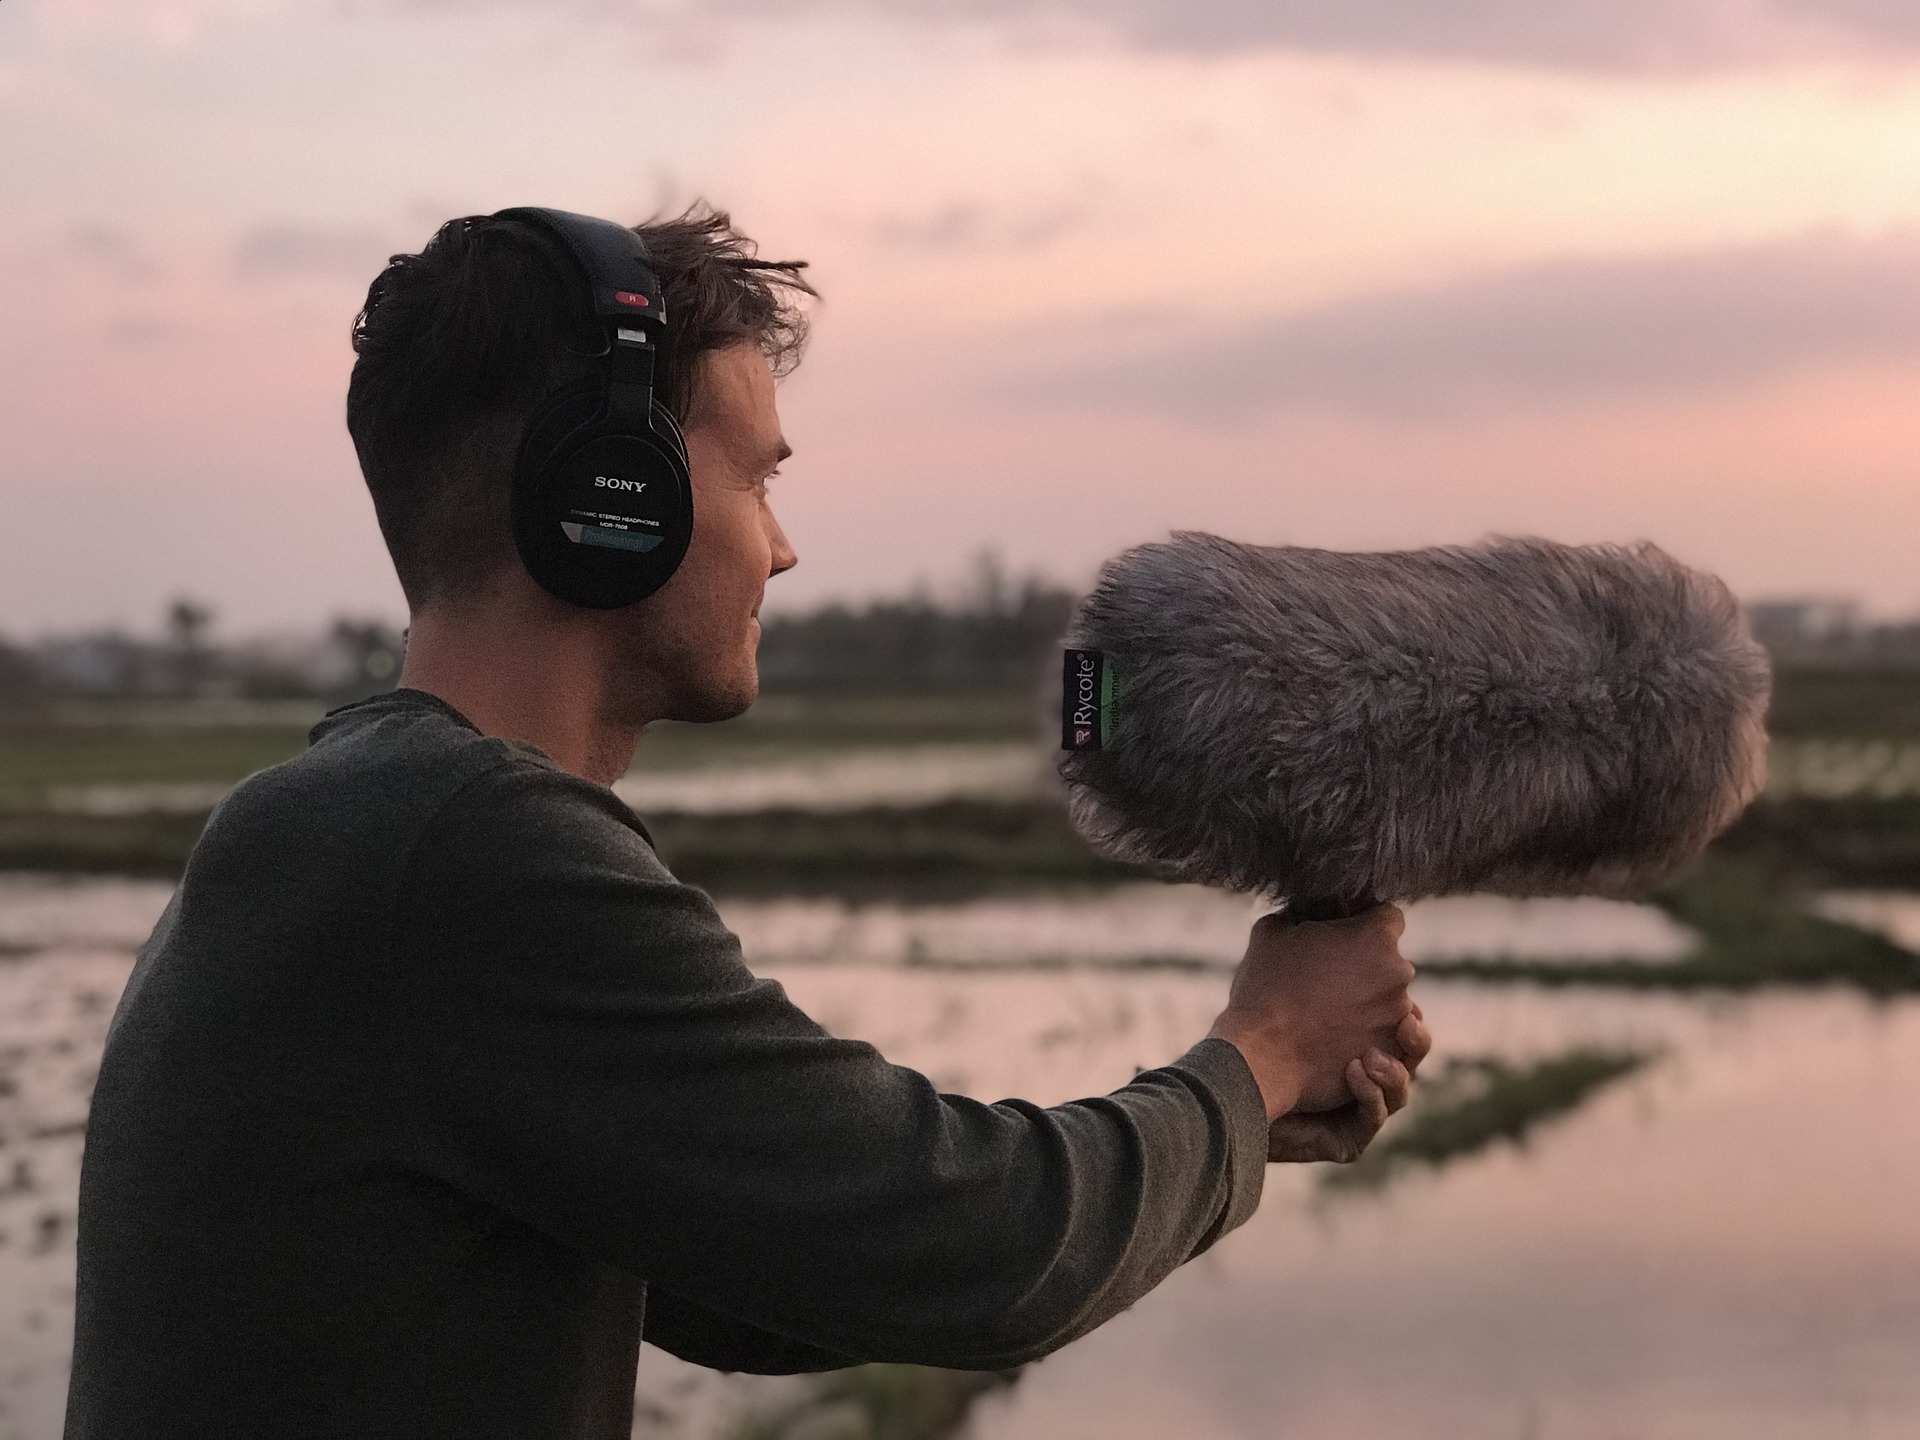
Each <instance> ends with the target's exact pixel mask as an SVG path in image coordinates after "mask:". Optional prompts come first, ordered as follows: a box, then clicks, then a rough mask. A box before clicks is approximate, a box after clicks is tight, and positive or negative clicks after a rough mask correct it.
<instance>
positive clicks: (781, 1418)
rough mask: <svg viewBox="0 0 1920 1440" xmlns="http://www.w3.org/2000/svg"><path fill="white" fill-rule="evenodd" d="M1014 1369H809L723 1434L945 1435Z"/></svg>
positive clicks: (783, 1439)
mask: <svg viewBox="0 0 1920 1440" xmlns="http://www.w3.org/2000/svg"><path fill="white" fill-rule="evenodd" d="M1020 1374H1021V1372H1020V1371H1019V1370H984V1371H971V1370H937V1369H934V1368H933V1367H931V1366H927V1365H856V1366H854V1367H853V1368H851V1369H848V1370H833V1371H829V1372H827V1373H826V1374H823V1375H812V1376H808V1377H807V1379H806V1381H805V1382H804V1386H803V1392H802V1394H801V1396H800V1398H799V1399H797V1400H793V1401H789V1402H788V1403H786V1404H784V1405H779V1406H771V1407H768V1408H767V1409H765V1410H762V1411H759V1412H756V1413H754V1414H751V1415H748V1416H746V1417H744V1418H743V1419H741V1420H739V1421H738V1422H736V1423H735V1424H734V1425H733V1426H732V1427H731V1428H729V1429H728V1430H727V1432H726V1436H727V1440H950V1437H952V1436H956V1435H958V1434H959V1433H960V1432H961V1430H962V1429H963V1428H964V1427H965V1425H966V1423H967V1420H968V1419H969V1418H970V1417H971V1415H972V1414H973V1410H974V1407H975V1406H976V1405H977V1404H978V1403H979V1402H980V1401H981V1400H982V1399H984V1398H985V1397H986V1396H988V1395H993V1394H996V1393H999V1392H1002V1391H1005V1390H1006V1389H1007V1388H1008V1387H1009V1386H1011V1385H1012V1384H1013V1383H1014V1382H1015V1381H1016V1380H1018V1379H1019V1378H1020Z"/></svg>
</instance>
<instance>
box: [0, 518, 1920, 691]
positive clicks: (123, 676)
mask: <svg viewBox="0 0 1920 1440" xmlns="http://www.w3.org/2000/svg"><path fill="white" fill-rule="evenodd" d="M1074 600H1075V596H1074V593H1073V592H1072V591H1070V590H1067V589H1065V588H1063V587H1061V586H1059V585H1055V584H1052V583H1049V582H1048V581H1046V580H1043V579H1041V578H1040V577H1037V576H1031V575H1029V576H1025V577H1020V578H1014V577H1010V576H1009V575H1008V574H1007V573H1006V571H1005V570H1004V568H1003V567H1002V566H1001V564H1000V562H999V561H998V560H997V559H996V558H995V557H993V556H992V555H986V556H982V557H981V559H980V560H979V561H978V562H977V564H976V566H975V568H974V571H973V573H972V575H971V577H970V578H969V580H968V581H967V582H966V583H965V584H964V585H962V586H960V587H959V588H958V589H956V590H954V591H951V592H949V593H948V594H946V595H945V596H944V597H938V598H936V597H935V596H934V595H932V594H930V593H927V592H925V591H921V592H917V593H914V594H911V595H908V596H906V597H903V598H893V599H880V600H873V601H869V602H866V603H864V604H861V605H850V604H844V603H841V604H831V605H827V606H824V607H822V608H820V609H816V610H811V611H807V612H805V613H800V614H786V615H767V616H763V617H762V619H763V631H762V634H761V640H760V675H761V681H762V684H763V687H764V688H765V689H766V690H767V691H768V692H770V693H776V694H777V693H785V694H800V695H809V694H811V695H833V694H869V695H871V694H927V693H935V694H940V693H945V694H962V693H965V694H1003V695H1004V694H1015V693H1018V694H1023V695H1024V694H1031V693H1033V691H1034V689H1035V687H1036V686H1038V685H1039V684H1041V683H1043V680H1044V677H1045V676H1046V675H1047V674H1049V673H1050V672H1051V670H1052V668H1053V667H1054V666H1055V665H1056V664H1057V663H1058V662H1057V659H1056V657H1057V655H1058V653H1059V652H1058V646H1059V643H1060V638H1061V636H1062V635H1063V633H1064V632H1065V630H1066V626H1067V621H1068V618H1069V616H1070V615H1071V614H1072V610H1073V605H1074ZM1750 613H1751V615H1752V619H1753V623H1754V630H1755V634H1756V635H1757V636H1758V638H1759V639H1760V640H1761V641H1762V642H1763V643H1764V644H1766V645H1767V647H1768V649H1769V650H1770V651H1771V652H1772V653H1773V655H1774V658H1775V662H1776V663H1777V664H1778V665H1779V666H1780V667H1781V668H1782V669H1783V670H1785V671H1791V672H1794V676H1795V677H1797V678H1796V679H1795V683H1794V685H1793V686H1792V687H1791V693H1786V692H1783V694H1782V695H1781V696H1780V697H1777V699H1778V700H1779V701H1780V702H1782V703H1781V704H1780V705H1779V706H1777V708H1781V709H1783V710H1784V711H1793V712H1794V713H1797V710H1795V705H1796V704H1799V702H1800V701H1806V703H1813V701H1819V702H1820V706H1819V707H1817V708H1822V714H1824V712H1825V710H1829V709H1833V708H1834V707H1835V706H1838V707H1839V708H1840V709H1842V710H1847V711H1851V710H1854V709H1859V708H1860V707H1861V705H1863V704H1865V705H1866V708H1867V709H1870V710H1875V711H1876V713H1877V710H1878V709H1883V708H1885V707H1884V705H1877V703H1876V704H1867V701H1868V700H1871V699H1872V698H1873V697H1871V696H1868V697H1866V698H1865V699H1862V697H1861V696H1859V695H1856V694H1855V693H1854V692H1855V691H1857V690H1860V688H1861V687H1862V686H1863V685H1868V684H1870V683H1878V684H1880V685H1881V686H1882V688H1885V686H1887V685H1889V684H1890V685H1893V686H1894V687H1895V688H1896V689H1897V690H1898V691H1899V692H1900V695H1901V696H1902V697H1905V698H1904V700H1903V703H1909V702H1911V700H1912V699H1913V697H1912V695H1911V694H1910V693H1909V692H1911V691H1912V690H1913V685H1912V682H1911V679H1910V677H1911V676H1912V675H1914V674H1916V673H1920V621H1905V622H1901V623H1894V624H1887V623H1867V622H1865V621H1863V620H1861V619H1860V617H1859V616H1858V614H1857V612H1855V611H1854V610H1853V608H1852V607H1850V606H1847V605H1845V604H1841V603H1836V602H1812V601H1789V602H1777V603H1770V604H1762V605H1756V606H1754V607H1752V609H1751V611H1750ZM404 651H405V638H404V636H403V634H402V632H401V631H400V630H399V629H397V628H396V627H394V626H393V625H390V624H388V623H387V622H385V621H383V620H380V619H376V618H367V617H355V616H341V617H338V618H336V619H334V620H333V621H332V622H330V624H329V625H328V626H327V627H326V628H325V629H323V630H321V631H319V632H317V633H314V634H310V635H305V636H279V637H269V638H254V639H247V640H229V639H224V638H223V637H222V636H221V634H220V631H219V627H218V624H217V617H216V616H215V615H214V612H213V611H212V609H211V608H210V607H208V606H207V605H205V604H203V603H201V602H199V601H197V600H194V599H193V598H191V597H187V596H182V597H180V598H178V599H176V600H174V601H173V602H171V603H170V604H169V605H168V606H167V607H166V609H165V611H164V612H163V614H162V616H161V623H160V625H159V626H158V630H157V633H153V634H147V635H139V634H131V633H128V632H127V631H124V630H119V629H107V630H99V631H92V632H88V633H85V634H80V635H70V636H63V637H54V638H49V639H42V640H39V641H35V642H32V643H24V642H10V641H8V640H7V639H5V638H4V637H0V704H13V705H18V704H19V703H21V702H31V701H35V700H43V699H68V698H100V699H117V698H126V699H150V698H216V699H262V700H272V699H319V700H325V701H329V702H332V703H336V704H337V703H341V702H343V701H346V700H351V699H356V698H359V697H360V696H363V695H370V694H374V693H376V692H378V691H381V690H385V689H387V688H389V687H390V686H392V684H393V683H394V681H395V679H396V677H397V676H398V675H399V673H400V663H401V659H402V657H403V655H404ZM1822 676H1825V677H1827V678H1825V679H1822V678H1821V677H1822ZM1836 687H1837V688H1836ZM1829 691H1832V692H1833V693H1832V694H1829V693H1828V692H1829ZM1802 692H1804V694H1803V693H1802ZM1796 697H1797V698H1796ZM1809 697H1811V698H1810V699H1809ZM1787 701H1793V702H1794V704H1787V703H1785V702H1787ZM1799 708H1805V705H1804V704H1799ZM1787 718H1790V717H1787ZM1790 728H1791V727H1790Z"/></svg>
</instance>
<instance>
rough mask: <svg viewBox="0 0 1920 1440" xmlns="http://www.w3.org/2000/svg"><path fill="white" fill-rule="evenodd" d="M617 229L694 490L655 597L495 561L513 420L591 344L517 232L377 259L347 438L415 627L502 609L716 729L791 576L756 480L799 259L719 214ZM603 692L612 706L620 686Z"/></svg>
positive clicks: (574, 293)
mask: <svg viewBox="0 0 1920 1440" xmlns="http://www.w3.org/2000/svg"><path fill="white" fill-rule="evenodd" d="M636 228H637V233H638V234H639V235H640V236H641V237H642V239H643V241H644V242H645V244H646V248H647V251H648V255H649V257H650V260H651V263H652V265H653V268H654V270H655V272H656V273H657V274H658V275H659V277H660V281H661V284H662V287H663V289H664V292H665V295H664V298H665V302H666V306H665V308H666V313H667V316H668V321H669V324H668V327H667V334H666V336H665V338H664V340H663V343H662V345H661V351H660V356H659V362H658V367H657V372H656V383H655V389H656V393H657V394H658V395H659V396H660V398H661V399H662V400H663V401H664V403H665V404H666V405H667V408H668V409H669V410H670V411H671V412H672V413H673V415H674V417H675V419H676V420H678V421H679V422H680V424H681V426H682V429H683V431H684V433H685V435H686V439H687V448H688V458H689V461H690V464H691V470H692V479H693V495H694V531H693V541H692V544H691V546H690V547H689V550H688V553H687V557H686V559H685V560H684V561H683V562H682V564H681V566H680V569H679V570H678V571H677V572H676V573H675V575H674V577H673V579H672V580H670V581H669V582H668V583H667V585H666V586H665V587H664V588H662V589H661V590H660V591H658V592H657V593H656V594H654V595H652V596H650V597H649V598H648V599H646V600H644V601H642V602H641V603H639V604H638V605H634V606H630V607H627V608H626V609H624V610H619V611H613V612H599V613H593V612H585V611H578V610H574V609H573V607H570V606H566V605H564V604H563V603H562V602H560V601H557V600H553V599H551V597H546V596H545V595H544V592H538V591H537V587H535V586H534V582H533V580H532V578H531V577H530V576H529V575H527V573H526V571H525V569H524V567H523V566H522V565H521V562H520V559H519V555H518V552H517V550H516V549H515V545H514V540H513V531H512V523H511V518H510V517H511V493H512V484H513V470H514V462H515V459H516V457H517V454H518V452H519V448H520V443H521V439H522V437H523V435H524V433H525V429H526V422H527V417H528V415H529V414H530V413H531V412H532V410H533V409H534V407H535V406H536V405H537V404H538V403H539V401H540V399H541V398H542V397H543V396H544V395H546V394H548V393H549V392H551V391H552V390H554V389H557V388H560V387H563V386H567V385H571V384H575V383H578V382H581V381H585V380H588V379H590V378H591V377H592V376H593V374H594V367H595V365H596V364H597V363H598V362H597V361H596V359H595V358H594V357H595V355H596V352H597V351H599V350H600V349H601V348H602V347H603V345H604V336H603V335H602V333H601V332H600V329H599V327H598V325H597V323H596V322H595V320H594V318H593V315H592V312H591V309H590V307H589V305H588V303H587V300H586V296H585V293H584V286H583V285H582V284H581V282H580V280H579V279H578V277H577V276H576V275H574V274H573V273H572V272H571V271H570V270H569V269H568V268H567V267H566V264H565V262H564V261H563V260H562V259H561V258H560V257H559V256H558V255H557V254H556V253H555V251H554V250H553V248H552V246H551V245H549V244H546V243H544V242H543V240H542V238H541V237H540V236H539V235H537V234H536V233H535V232H533V231H532V230H531V229H530V228H529V227H527V226H526V225H524V224H522V223H519V222H516V221H510V220H494V219H492V218H490V217H486V216H474V217H468V218H465V219H460V220H453V221H449V222H448V223H447V224H445V225H443V226H442V227H441V228H440V230H439V232H438V233H437V234H435V235H434V237H433V239H432V240H431V241H430V242H429V243H428V244H427V246H426V248H425V249H423V250H422V251H421V252H420V253H419V254H418V255H402V256H396V257H395V258H394V260H393V261H392V262H391V263H390V264H389V265H388V266H387V268H386V270H385V271H383V272H382V273H381V275H380V276H379V278H378V279H376V280H375V281H374V283H373V286H372V288H371V289H370V290H369V292H368V295H367V304H366V308H365V309H364V310H363V311H362V312H361V314H360V316H359V317H358V318H357V319H356V321H355V324H354V349H355V351H356V352H357V353H358V355H359V359H358V361H357V363H356V364H355V366H354V371H353V379H352V382H351V384H350V386H349V389H348V396H347V426H348V429H349V431H350V432H351V433H352V435H353V440H354V445H355V447H356V449H357V450H358V452H359V456H360V465H361V469H362V471H363V473H364V474H365V476H366V480H367V488H368V489H369V491H370V492H371V493H372V496H373V503H374V510H375V513H376V515H377V516H378V518H379V522H380V529H381V533H382V535H383V536H384V537H385V539H386V542H387V548H388V551H389V552H390V553H391V555H392V556H393V561H394V568H395V569H396V570H397V571H398V573H399V576H400V583H401V587H402V588H403V589H404V590H405V592H406V595H407V600H408V604H409V605H410V606H411V608H412V609H413V612H414V615H415V618H416V622H417V621H418V620H419V618H420V617H421V616H422V615H424V614H427V613H433V614H435V615H437V616H440V617H442V618H445V617H446V616H447V615H449V614H450V613H458V612H460V611H462V610H463V609H466V610H474V611H475V612H476V613H477V612H478V611H480V610H483V609H484V608H485V603H483V602H489V603H491V602H497V601H499V600H500V598H501V597H502V596H503V595H507V596H510V597H513V598H516V599H518V600H521V601H523V602H524V604H523V606H522V608H523V609H524V608H525V606H526V605H532V606H536V607H539V608H541V609H542V610H543V611H545V612H550V614H551V618H552V620H553V623H554V624H556V625H558V626H565V627H570V628H573V629H575V630H579V629H581V628H588V629H591V630H592V631H593V633H595V634H596V635H597V636H598V637H600V638H602V639H603V640H604V641H605V642H606V643H605V644H604V645H603V646H602V647H601V649H602V652H603V653H604V655H605V661H606V664H607V665H609V666H611V667H613V668H614V669H616V670H629V671H631V672H632V673H631V675H630V677H629V678H631V679H632V681H633V682H634V685H633V686H632V687H628V688H629V689H634V690H636V692H637V690H638V689H646V690H648V691H650V692H652V694H653V701H652V706H653V708H654V709H656V710H658V709H661V708H663V707H664V709H665V711H666V713H671V714H674V715H675V716H676V717H677V718H685V719H716V718H721V717H722V716H723V715H726V714H734V713H738V711H739V710H741V709H743V708H745V706H746V705H747V704H749V703H751V701H752V699H753V696H754V693H755V691H756V689H757V679H756V676H755V671H754V664H753V649H754V644H755V642H756V640H757V635H758V630H757V625H756V623H755V621H754V618H753V617H754V613H755V612H756V611H757V609H758V606H759V600H760V593H761V589H762V587H764V585H765V583H766V580H767V579H768V577H769V576H770V575H773V574H777V573H778V572H779V571H780V570H783V569H785V568H787V567H788V566H790V565H791V564H792V563H793V561H794V556H793V552H792V550H791V549H790V548H789V547H788V545H787V542H786V539H785V537H784V536H783V535H782V534H781V533H780V529H779V526H778V524H777V522H775V521H774V519H773V516H772V513H771V511H769V510H768V509H767V505H766V491H765V482H766V479H767V477H768V475H769V474H770V473H771V472H772V470H773V468H774V466H775V465H776V464H777V463H778V462H779V460H780V459H782V458H784V456H785V453H786V447H785V442H784V440H783V439H782V437H781V434H780V424H779V418H778V415H777V413H776V412H775V409H774V402H773V381H774V377H775V376H776V375H778V374H782V373H785V371H786V370H788V369H790V368H791V367H792V366H793V365H794V364H795V363H797V361H798V359H799V356H800V352H801V348H802V346H803V344H804V341H805V336H806V324H805V317H804V316H803V315H802V313H801V312H800V311H799V309H798V308H797V304H796V301H797V299H798V296H799V295H800V294H801V293H807V294H810V293H812V292H811V289H810V287H808V286H807V284H806V283H805V282H804V281H803V280H802V279H801V278H800V276H799V270H800V269H801V268H802V267H801V265H800V264H798V263H772V262H765V261H760V260H757V259H755V258H754V253H753V246H752V243H751V242H750V241H748V240H746V239H745V238H744V237H742V236H741V235H739V234H738V233H737V232H736V231H735V230H734V229H733V227H732V225H731V223H730V222H729V220H728V218H727V217H726V216H725V215H724V214H721V213H718V212H714V211H711V210H707V209H704V208H696V209H694V210H690V211H689V212H687V213H686V214H685V215H683V216H681V217H679V218H678V219H675V220H669V221H664V222H660V223H655V224H649V225H643V226H639V227H636ZM608 678H609V679H610V680H613V681H615V682H616V683H615V684H614V686H613V687H612V691H611V693H612V694H613V695H615V696H617V695H618V694H619V693H620V691H621V687H620V685H619V684H618V683H617V682H618V681H619V680H620V679H621V678H622V677H621V676H619V675H614V676H610V677H608ZM642 682H644V684H643V683H642Z"/></svg>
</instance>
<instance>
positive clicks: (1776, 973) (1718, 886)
mask: <svg viewBox="0 0 1920 1440" xmlns="http://www.w3.org/2000/svg"><path fill="white" fill-rule="evenodd" d="M1653 901H1654V903H1655V904H1657V905H1659V906H1660V908H1661V909H1663V910H1665V911H1666V912H1667V913H1668V914H1669V915H1671V916H1673V918H1674V919H1676V920H1678V921H1679V922H1680V923H1681V924H1682V925H1685V926H1687V927H1688V928H1689V929H1691V930H1693V931H1694V932H1695V933H1696V934H1697V935H1699V937H1700V944H1699V947H1698V948H1697V949H1696V950H1694V952H1693V953H1692V954H1691V955H1688V956H1687V957H1685V958H1684V959H1681V960H1677V961H1671V962H1667V963H1649V962H1646V961H1640V960H1593V961H1570V962H1569V961H1552V962H1546V961H1540V962H1528V961H1524V960H1522V961H1502V960H1471V959H1469V960H1447V961H1440V962H1433V963H1428V964H1426V965H1423V966H1421V970H1422V973H1424V974H1427V975H1432V976H1440V977H1447V978H1454V979H1465V980H1502V981H1512V980H1526V981H1531V982H1533V983H1535V984H1541V985H1614V986H1622V987H1625V988H1629V989H1638V990H1749V989H1753V988H1755V987H1757V986H1761V985H1824V984H1846V985H1854V986H1858V987H1859V988H1860V989H1862V990H1866V991H1868V992H1869V993H1871V994H1876V995H1894V994H1901V993H1905V992H1911V991H1916V990H1920V956H1916V955H1915V954H1913V952H1912V951H1909V950H1905V949H1902V948H1901V947H1900V946H1898V945H1896V944H1894V943H1893V942H1892V941H1891V940H1888V939H1886V938H1885V937H1884V936H1881V935H1877V934H1875V933H1874V932H1872V931H1870V930H1863V929H1860V928H1859V927H1857V926H1853V925H1844V924H1841V923H1840V922H1839V921H1837V920H1828V919H1825V918H1823V917H1821V916H1819V915H1815V914H1814V913H1812V912H1811V911H1810V910H1808V909H1807V908H1806V907H1805V905H1804V903H1803V902H1802V900H1801V899H1800V897H1799V896H1798V895H1797V894H1796V893H1795V891H1794V889H1793V888H1792V887H1791V886H1788V885H1786V884H1783V883H1782V882H1781V881H1780V880H1779V879H1777V878H1776V877H1775V876H1774V875H1772V874H1771V873H1769V871H1767V870H1766V869H1765V868H1764V867H1761V866H1758V865H1755V864H1753V863H1751V862H1750V861H1746V860H1742V859H1739V858H1732V857H1727V856H1720V855H1709V856H1708V857H1707V858H1706V859H1705V860H1703V861H1700V862H1699V863H1697V864H1695V865H1694V866H1693V867H1692V868H1691V869H1689V870H1688V871H1687V873H1686V874H1685V875H1683V876H1682V877H1681V878H1680V879H1679V880H1677V881H1675V882H1674V883H1673V884H1672V885H1669V886H1668V887H1667V888H1666V889H1665V890H1663V891H1661V892H1660V893H1659V894H1658V895H1656V896H1654V897H1653Z"/></svg>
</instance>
